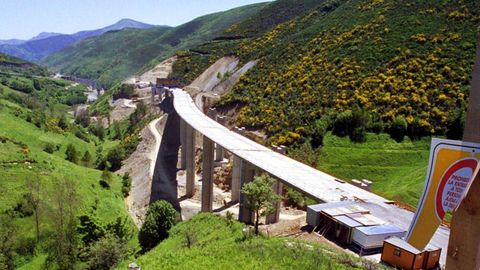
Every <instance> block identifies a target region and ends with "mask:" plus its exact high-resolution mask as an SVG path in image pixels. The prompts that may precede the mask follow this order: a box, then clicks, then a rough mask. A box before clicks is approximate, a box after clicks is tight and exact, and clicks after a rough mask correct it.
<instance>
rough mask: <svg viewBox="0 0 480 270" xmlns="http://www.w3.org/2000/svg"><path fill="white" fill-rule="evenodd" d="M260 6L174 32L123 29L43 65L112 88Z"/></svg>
mask: <svg viewBox="0 0 480 270" xmlns="http://www.w3.org/2000/svg"><path fill="white" fill-rule="evenodd" d="M263 5H264V4H254V5H248V6H244V7H239V8H235V9H231V10H228V11H224V12H219V13H214V14H210V15H206V16H202V17H199V18H197V19H195V20H193V21H191V22H188V23H186V24H183V25H180V26H178V27H174V28H166V27H162V28H152V29H146V30H136V29H126V30H122V31H117V32H113V33H107V34H104V35H102V36H99V37H95V38H91V39H87V40H84V41H81V42H79V43H76V44H75V45H73V46H71V47H69V48H66V49H64V50H62V51H60V52H58V53H55V54H52V55H50V56H48V57H47V58H45V59H44V60H43V61H42V63H44V64H46V65H47V66H49V67H51V68H52V69H54V70H57V71H61V72H63V73H66V74H72V75H75V76H77V77H82V78H89V79H93V80H97V81H99V82H100V83H102V84H104V85H106V86H111V85H112V84H113V83H114V82H117V81H119V80H121V79H124V78H125V77H128V76H130V75H133V74H134V73H136V72H138V71H139V70H145V69H146V68H148V67H152V66H153V65H154V64H156V63H158V62H160V61H161V60H163V59H166V58H167V57H170V56H171V55H173V54H174V53H175V51H177V50H179V49H183V48H188V47H191V46H194V45H198V44H201V43H203V42H205V41H208V40H210V39H212V38H214V37H215V36H217V35H219V34H220V33H222V32H223V31H224V30H225V29H226V28H228V27H229V26H231V25H232V24H234V23H237V22H240V21H242V20H244V19H245V18H246V17H248V16H250V15H252V14H253V13H255V12H256V11H257V10H258V9H259V8H261V7H262V6H263ZM142 67H144V68H143V69H142Z"/></svg>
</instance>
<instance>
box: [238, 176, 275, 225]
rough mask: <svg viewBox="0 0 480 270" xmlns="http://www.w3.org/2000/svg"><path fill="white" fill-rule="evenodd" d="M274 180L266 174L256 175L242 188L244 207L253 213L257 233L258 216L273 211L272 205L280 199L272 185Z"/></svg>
mask: <svg viewBox="0 0 480 270" xmlns="http://www.w3.org/2000/svg"><path fill="white" fill-rule="evenodd" d="M273 184H274V180H273V179H272V178H271V177H269V176H268V175H262V176H256V177H255V178H254V179H253V181H252V182H250V183H247V184H245V185H244V186H243V188H242V193H243V194H244V195H245V197H246V199H245V202H244V204H245V207H246V208H247V209H248V210H250V211H253V212H254V213H255V233H256V234H258V225H259V223H260V217H262V216H267V215H270V214H272V213H274V212H275V207H274V205H275V204H276V203H277V202H278V201H279V200H280V199H281V197H280V196H279V195H278V194H276V193H275V192H274V191H273V189H272V186H273Z"/></svg>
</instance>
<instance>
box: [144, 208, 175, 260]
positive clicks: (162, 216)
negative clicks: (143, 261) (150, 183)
mask: <svg viewBox="0 0 480 270" xmlns="http://www.w3.org/2000/svg"><path fill="white" fill-rule="evenodd" d="M178 220H179V214H178V212H177V211H176V210H175V208H173V206H172V205H171V204H170V203H169V202H166V201H163V200H159V201H156V202H154V203H153V204H152V205H150V207H149V208H148V211H147V215H146V217H145V223H143V226H142V228H141V229H140V232H139V233H138V241H139V243H140V246H141V247H142V249H143V250H144V251H148V250H150V249H152V248H153V247H155V246H156V245H157V244H158V243H160V242H161V241H162V240H164V239H165V238H167V237H168V230H169V229H170V228H171V227H172V226H173V225H175V224H176V223H177V222H178Z"/></svg>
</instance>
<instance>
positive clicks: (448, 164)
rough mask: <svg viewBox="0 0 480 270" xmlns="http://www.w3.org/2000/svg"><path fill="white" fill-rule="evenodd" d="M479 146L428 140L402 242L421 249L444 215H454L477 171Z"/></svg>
mask: <svg viewBox="0 0 480 270" xmlns="http://www.w3.org/2000/svg"><path fill="white" fill-rule="evenodd" d="M479 160H480V144H474V143H468V142H462V141H453V140H443V139H435V138H434V139H432V144H431V148H430V160H429V164H428V170H427V177H426V180H425V186H424V190H423V194H422V197H421V198H420V200H419V202H418V207H417V211H416V213H415V216H414V218H413V221H412V223H411V225H410V229H409V230H408V234H407V236H406V238H405V240H406V241H407V242H408V243H409V244H410V245H412V246H414V247H415V248H417V249H419V250H423V249H424V248H425V247H426V246H427V244H428V243H429V242H430V239H431V238H432V236H433V234H434V233H435V231H436V230H437V229H438V226H440V224H441V223H442V220H443V218H444V217H445V213H447V212H454V211H455V210H456V209H457V208H458V206H459V205H460V202H461V201H462V200H463V198H464V197H465V195H466V194H467V192H468V189H469V188H470V185H471V183H472V179H473V177H474V176H475V175H476V173H477V172H478V167H479V166H478V165H479Z"/></svg>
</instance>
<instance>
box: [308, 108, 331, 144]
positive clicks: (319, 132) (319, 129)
mask: <svg viewBox="0 0 480 270" xmlns="http://www.w3.org/2000/svg"><path fill="white" fill-rule="evenodd" d="M329 125H330V118H329V117H328V116H323V117H321V118H320V119H317V120H316V121H315V122H314V123H313V130H312V140H311V141H310V144H311V145H312V148H314V149H316V148H318V147H319V146H321V145H323V138H324V136H325V133H326V132H327V129H328V126H329Z"/></svg>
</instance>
